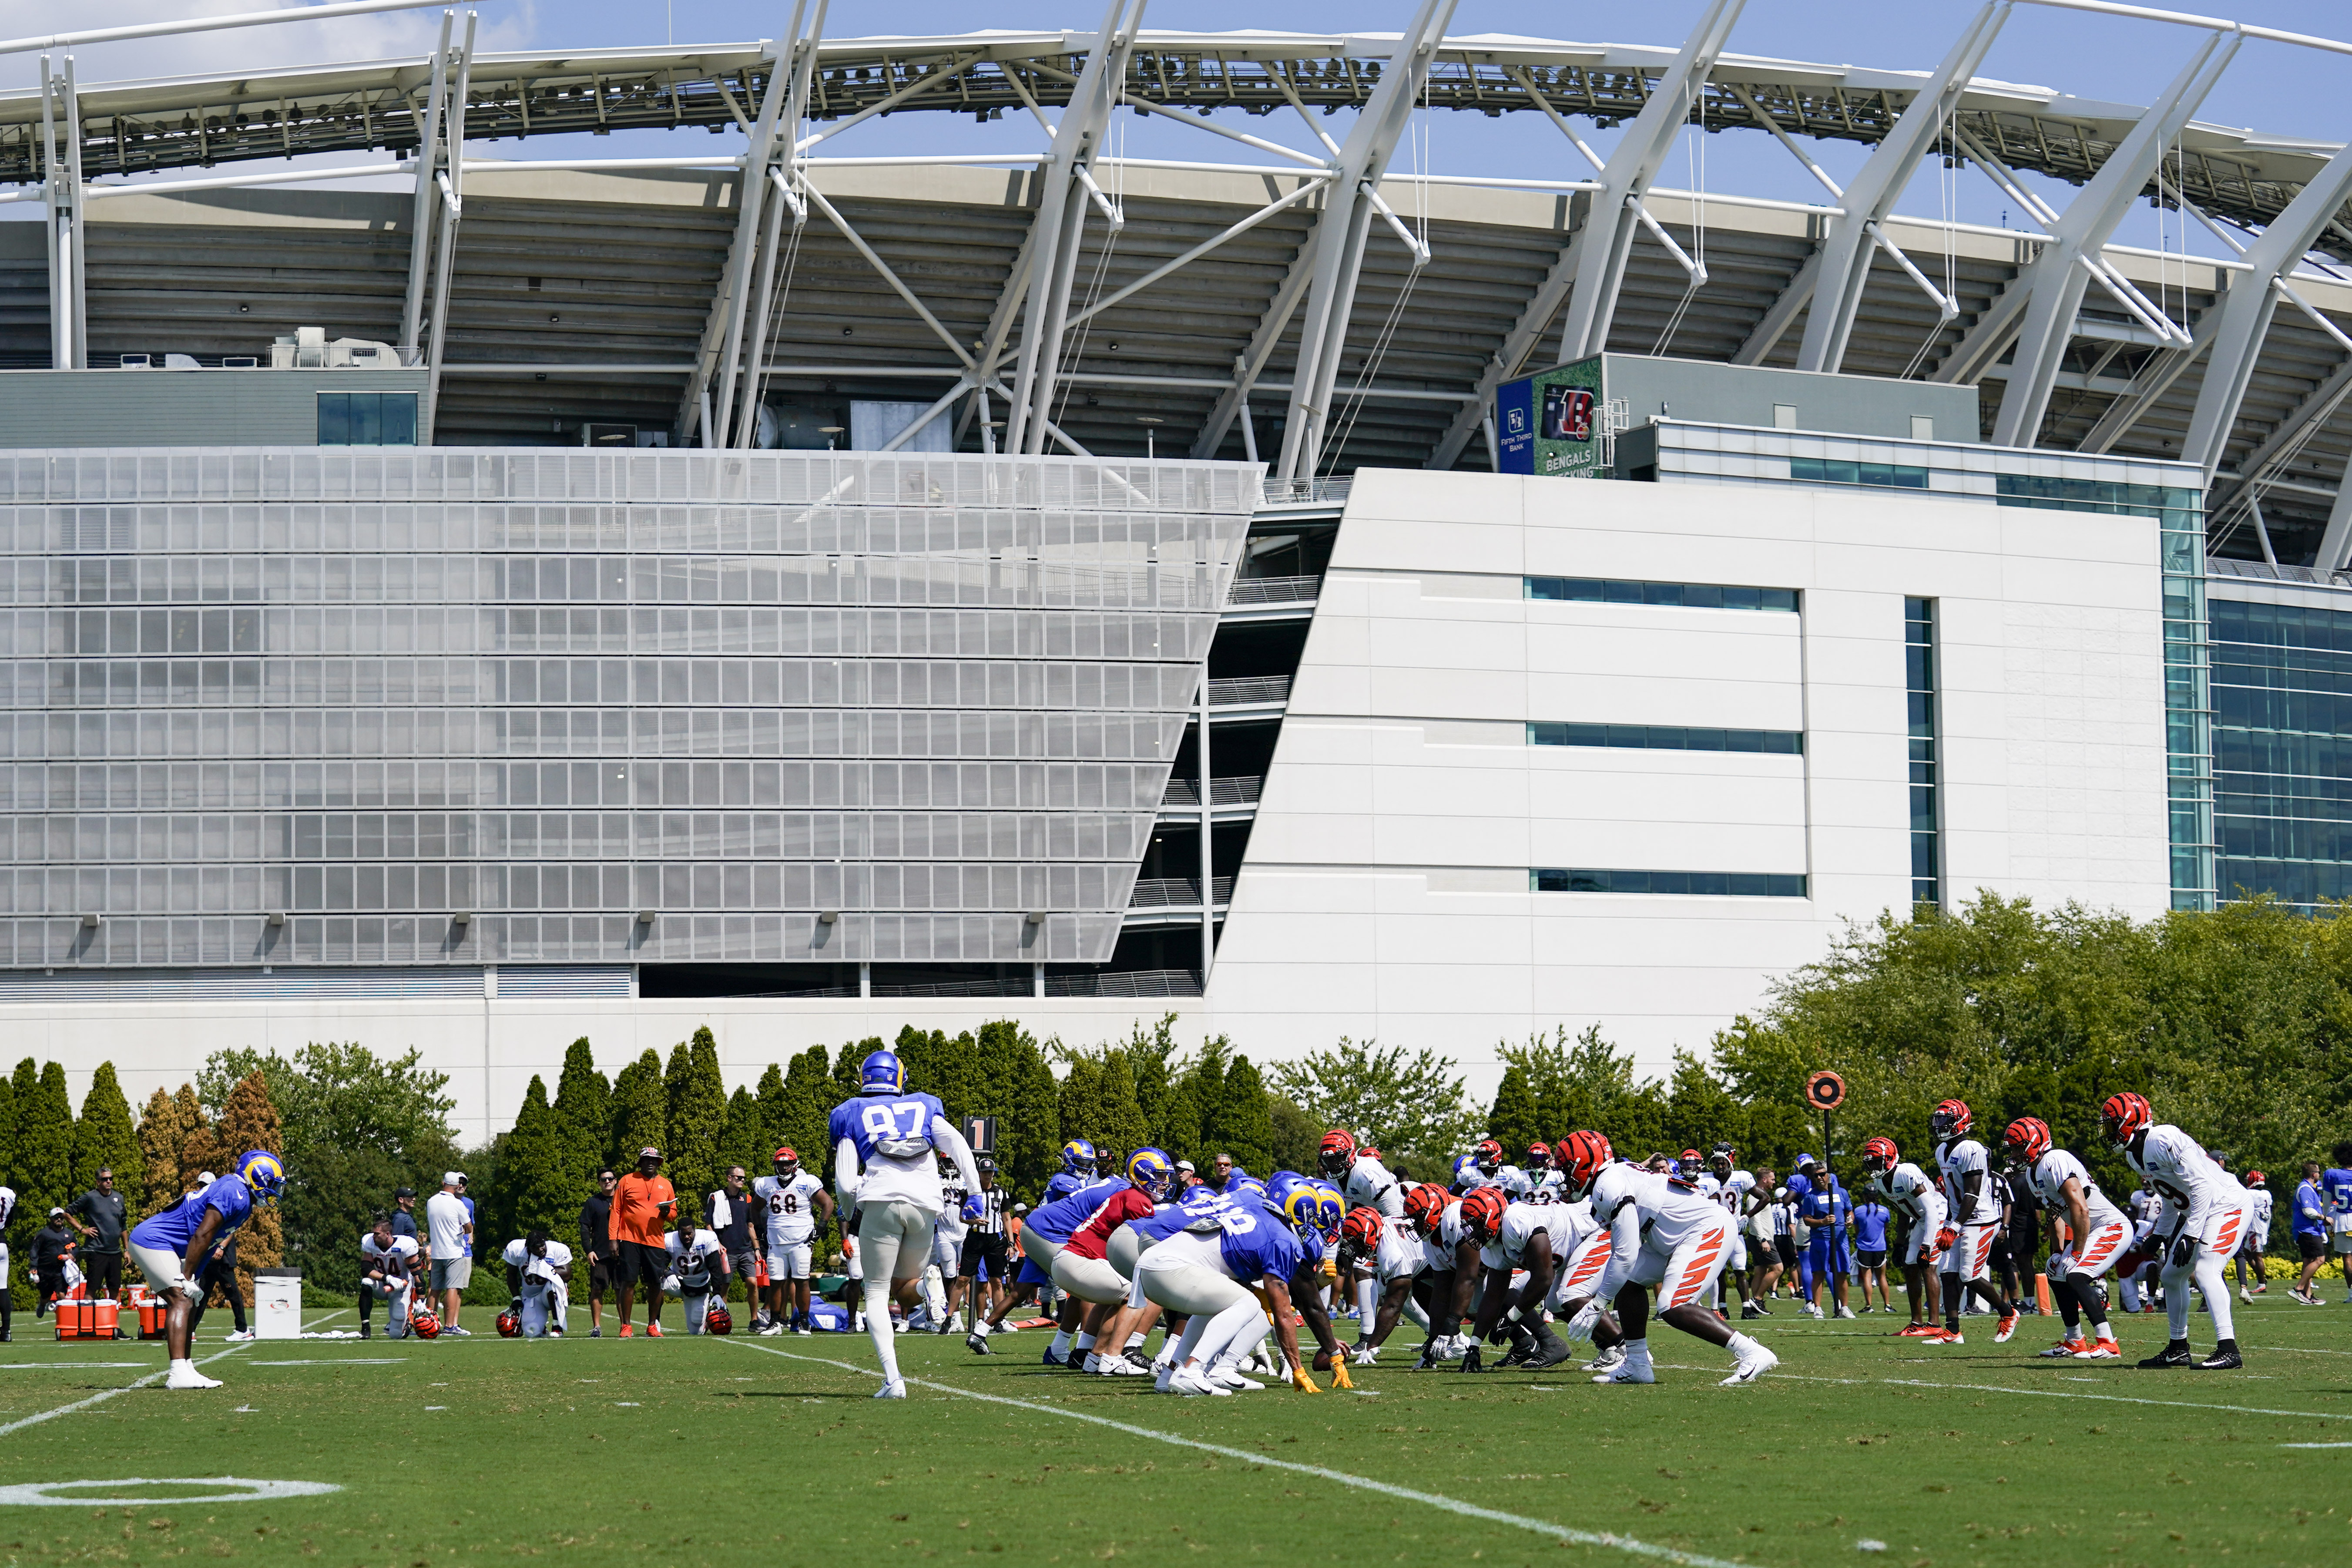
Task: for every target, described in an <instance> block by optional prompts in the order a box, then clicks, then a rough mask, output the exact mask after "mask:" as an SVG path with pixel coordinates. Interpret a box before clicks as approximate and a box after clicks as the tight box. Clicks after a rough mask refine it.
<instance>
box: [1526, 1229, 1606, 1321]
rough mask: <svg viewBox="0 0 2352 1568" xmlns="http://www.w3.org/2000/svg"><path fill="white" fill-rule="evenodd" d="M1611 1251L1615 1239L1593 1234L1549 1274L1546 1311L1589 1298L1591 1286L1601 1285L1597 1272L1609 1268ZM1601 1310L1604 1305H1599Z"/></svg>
mask: <svg viewBox="0 0 2352 1568" xmlns="http://www.w3.org/2000/svg"><path fill="white" fill-rule="evenodd" d="M1614 1250H1615V1238H1614V1237H1612V1236H1611V1235H1610V1234H1609V1232H1607V1231H1605V1230H1601V1231H1595V1232H1594V1233H1593V1234H1592V1235H1591V1236H1589V1237H1585V1238H1584V1241H1583V1244H1582V1245H1581V1246H1580V1247H1577V1249H1576V1250H1575V1251H1574V1252H1571V1253H1570V1254H1569V1255H1568V1258H1567V1259H1566V1260H1565V1261H1563V1262H1562V1263H1561V1264H1560V1265H1559V1267H1558V1268H1555V1269H1554V1270H1553V1271H1552V1278H1551V1295H1550V1296H1549V1298H1548V1299H1547V1300H1545V1302H1544V1304H1545V1305H1546V1306H1548V1307H1564V1306H1566V1305H1567V1304H1568V1303H1569V1302H1570V1301H1572V1300H1575V1299H1576V1298H1577V1297H1579V1296H1590V1295H1591V1294H1592V1288H1593V1286H1595V1285H1597V1284H1599V1283H1600V1281H1601V1270H1602V1269H1603V1268H1607V1267H1609V1255H1610V1254H1611V1253H1612V1251H1614ZM1602 1305H1603V1306H1604V1307H1605V1306H1607V1305H1608V1303H1607V1302H1603V1303H1602Z"/></svg>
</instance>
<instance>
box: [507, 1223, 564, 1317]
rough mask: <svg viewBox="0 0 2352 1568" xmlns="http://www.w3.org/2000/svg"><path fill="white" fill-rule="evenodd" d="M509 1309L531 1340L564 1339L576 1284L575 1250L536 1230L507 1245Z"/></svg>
mask: <svg viewBox="0 0 2352 1568" xmlns="http://www.w3.org/2000/svg"><path fill="white" fill-rule="evenodd" d="M506 1264H507V1293H508V1294H509V1295H510V1296H512V1297H513V1298H514V1300H511V1301H509V1303H508V1304H507V1310H508V1312H509V1313H510V1314H512V1315H513V1317H514V1318H515V1319H516V1320H517V1324H518V1330H519V1331H520V1333H521V1335H522V1337H523V1338H524V1339H527V1340H543V1339H545V1338H546V1337H547V1336H548V1335H550V1334H553V1335H554V1336H555V1337H556V1338H557V1339H562V1337H563V1328H564V1317H565V1314H564V1307H565V1298H566V1297H567V1296H568V1295H569V1294H570V1290H569V1289H568V1288H569V1286H570V1285H571V1282H572V1249H571V1248H570V1247H566V1246H564V1245H563V1243H562V1242H560V1241H557V1240H554V1239H552V1238H551V1237H549V1236H548V1234H547V1232H546V1231H544V1230H534V1231H532V1232H531V1233H530V1235H529V1236H526V1237H518V1238H517V1239H515V1240H513V1241H509V1242H508V1243H507V1250H506Z"/></svg>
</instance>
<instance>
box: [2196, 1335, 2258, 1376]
mask: <svg viewBox="0 0 2352 1568" xmlns="http://www.w3.org/2000/svg"><path fill="white" fill-rule="evenodd" d="M2245 1364H2246V1363H2245V1362H2244V1361H2243V1360H2242V1359H2241V1358H2240V1357H2239V1355H2238V1347H2237V1345H2236V1344H2235V1343H2231V1342H2225V1343H2223V1344H2221V1345H2220V1346H2218V1347H2217V1348H2216V1349H2215V1350H2214V1352H2213V1353H2212V1354H2211V1355H2209V1356H2207V1357H2206V1358H2205V1359H2204V1360H2203V1361H2200V1362H2199V1363H2197V1365H2198V1367H2199V1368H2200V1370H2202V1371H2205V1372H2234V1371H2236V1370H2237V1369H2238V1368H2240V1367H2242V1366H2243V1365H2245Z"/></svg>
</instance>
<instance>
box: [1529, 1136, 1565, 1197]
mask: <svg viewBox="0 0 2352 1568" xmlns="http://www.w3.org/2000/svg"><path fill="white" fill-rule="evenodd" d="M1519 1168H1520V1169H1521V1170H1523V1171H1525V1172H1526V1173H1528V1183H1529V1184H1530V1191H1529V1193H1528V1195H1529V1196H1530V1197H1532V1198H1534V1199H1535V1200H1536V1201H1537V1202H1538V1203H1549V1202H1551V1201H1552V1200H1553V1199H1555V1198H1556V1197H1558V1195H1559V1161H1558V1160H1557V1159H1556V1158H1554V1156H1553V1154H1552V1152H1551V1145H1550V1144H1549V1143H1530V1144H1528V1152H1527V1156H1526V1158H1524V1159H1523V1160H1521V1161H1520V1162H1519Z"/></svg>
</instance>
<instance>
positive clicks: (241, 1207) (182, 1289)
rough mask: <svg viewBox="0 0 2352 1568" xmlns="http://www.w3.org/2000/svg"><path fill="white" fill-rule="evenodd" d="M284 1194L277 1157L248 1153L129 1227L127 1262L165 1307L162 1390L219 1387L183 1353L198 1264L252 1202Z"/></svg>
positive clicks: (238, 1223) (247, 1214) (199, 1275)
mask: <svg viewBox="0 0 2352 1568" xmlns="http://www.w3.org/2000/svg"><path fill="white" fill-rule="evenodd" d="M285 1190H286V1168H285V1167H284V1166H283V1165H280V1164H279V1163H278V1156H277V1155H275V1154H272V1153H270V1152H268V1150H265V1149H248V1150H247V1151H246V1152H244V1153H243V1154H241V1155H239V1156H238V1157H237V1162H236V1170H234V1171H232V1172H230V1173H228V1174H227V1175H226V1176H223V1177H221V1178H219V1179H218V1180H216V1181H215V1182H214V1183H212V1184H210V1185H209V1186H206V1187H205V1188H204V1189H203V1190H202V1191H200V1192H194V1193H190V1194H187V1195H186V1196H185V1197H183V1198H182V1199H181V1200H180V1201H179V1202H178V1203H176V1204H174V1205H172V1206H171V1207H170V1208H167V1209H164V1210H163V1211H162V1212H161V1213H158V1214H152V1215H148V1216H147V1217H146V1218H145V1219H142V1220H141V1221H140V1222H139V1223H138V1224H137V1225H135V1226H131V1237H130V1241H131V1261H133V1262H135V1263H137V1264H138V1265H139V1271H140V1272H141V1273H142V1274H144V1275H146V1276H147V1286H148V1289H152V1290H153V1291H154V1292H155V1293H156V1294H157V1295H159V1296H161V1297H163V1300H165V1301H166V1302H167V1303H168V1304H169V1306H168V1310H167V1312H166V1314H165V1316H164V1320H163V1338H164V1342H165V1344H166V1346H167V1348H168V1350H169V1352H170V1353H171V1361H172V1364H171V1370H170V1373H169V1375H167V1376H166V1377H165V1378H164V1379H163V1386H164V1387H166V1388H218V1387H219V1386H220V1379H218V1378H216V1377H206V1376H205V1374H204V1373H200V1372H198V1371H197V1370H196V1363H195V1361H194V1358H193V1357H192V1356H191V1354H190V1352H189V1349H188V1342H189V1340H190V1339H191V1338H192V1337H193V1333H194V1331H193V1330H192V1329H191V1328H190V1326H189V1317H190V1314H191V1313H192V1312H193V1311H194V1309H195V1305H196V1300H197V1298H198V1297H199V1295H200V1294H201V1293H202V1292H203V1290H204V1286H203V1285H202V1284H201V1283H200V1281H201V1279H203V1272H204V1271H203V1261H204V1260H205V1258H207V1257H208V1256H209V1255H210V1254H211V1252H212V1250H213V1248H214V1247H215V1246H217V1245H219V1244H220V1243H221V1242H223V1241H225V1240H226V1239H227V1238H228V1237H230V1236H231V1235H232V1234H234V1233H235V1232H236V1228H237V1226H241V1225H243V1224H244V1223H245V1222H246V1221H247V1220H248V1219H250V1218H252V1217H253V1207H254V1205H256V1204H266V1203H268V1202H270V1201H272V1200H273V1199H275V1198H276V1197H278V1194H281V1193H283V1192H285Z"/></svg>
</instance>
